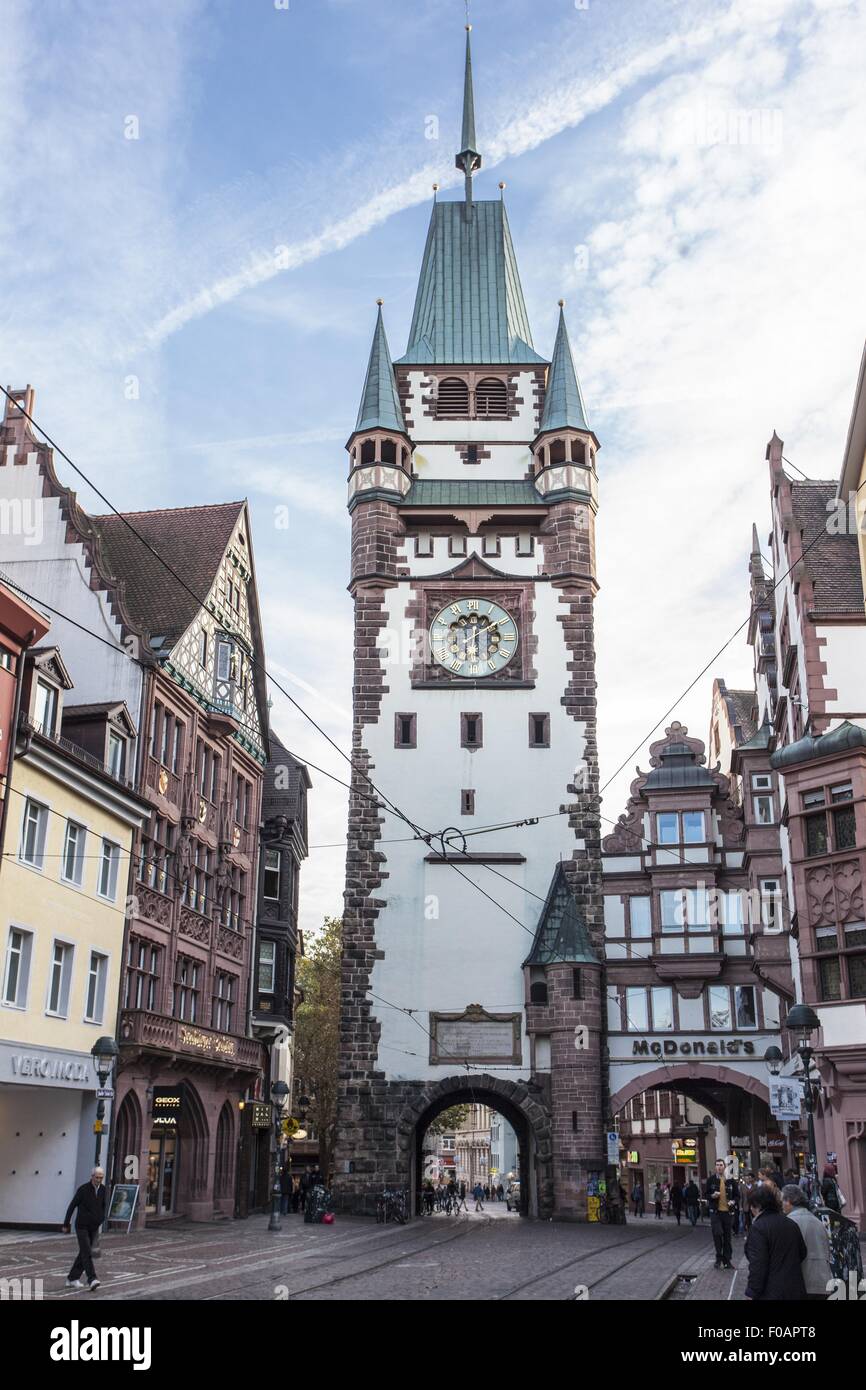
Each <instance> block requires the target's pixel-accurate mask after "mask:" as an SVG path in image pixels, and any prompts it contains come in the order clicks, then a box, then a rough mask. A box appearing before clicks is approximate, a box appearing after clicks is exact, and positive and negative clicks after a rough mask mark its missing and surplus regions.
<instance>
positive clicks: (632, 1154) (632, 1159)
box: [628, 1149, 640, 1163]
mask: <svg viewBox="0 0 866 1390" xmlns="http://www.w3.org/2000/svg"><path fill="white" fill-rule="evenodd" d="M628 1161H629V1163H640V1154H639V1153H638V1151H637V1149H629V1151H628Z"/></svg>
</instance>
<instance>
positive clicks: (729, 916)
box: [719, 888, 746, 936]
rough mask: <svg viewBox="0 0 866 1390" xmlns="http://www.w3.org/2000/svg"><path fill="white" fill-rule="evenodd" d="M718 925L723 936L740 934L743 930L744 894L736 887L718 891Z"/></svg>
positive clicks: (744, 923)
mask: <svg viewBox="0 0 866 1390" xmlns="http://www.w3.org/2000/svg"><path fill="white" fill-rule="evenodd" d="M719 925H720V926H721V928H722V932H723V934H724V935H725V936H742V935H743V932H744V931H745V925H746V921H745V895H744V894H743V893H742V892H740V890H739V889H737V888H732V889H726V890H724V891H723V892H721V893H719Z"/></svg>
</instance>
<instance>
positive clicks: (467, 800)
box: [460, 790, 475, 816]
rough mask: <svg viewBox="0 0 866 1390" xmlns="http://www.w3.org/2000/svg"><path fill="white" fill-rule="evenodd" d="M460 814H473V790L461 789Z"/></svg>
mask: <svg viewBox="0 0 866 1390" xmlns="http://www.w3.org/2000/svg"><path fill="white" fill-rule="evenodd" d="M460 814H461V816H474V815H475V793H474V791H466V790H464V791H462V792H461V793H460Z"/></svg>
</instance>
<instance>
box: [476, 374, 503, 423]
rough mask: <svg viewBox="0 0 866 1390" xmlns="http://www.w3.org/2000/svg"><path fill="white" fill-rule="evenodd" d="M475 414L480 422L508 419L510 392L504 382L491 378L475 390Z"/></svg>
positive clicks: (482, 382)
mask: <svg viewBox="0 0 866 1390" xmlns="http://www.w3.org/2000/svg"><path fill="white" fill-rule="evenodd" d="M475 414H476V416H477V417H478V419H479V420H505V419H507V417H508V391H507V389H506V386H505V382H504V381H499V380H498V379H497V378H495V377H489V378H487V379H485V380H484V381H479V383H478V385H477V386H476V388H475Z"/></svg>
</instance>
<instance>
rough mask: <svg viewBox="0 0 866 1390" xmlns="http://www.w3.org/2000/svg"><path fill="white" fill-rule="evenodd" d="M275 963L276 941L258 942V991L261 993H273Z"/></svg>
mask: <svg viewBox="0 0 866 1390" xmlns="http://www.w3.org/2000/svg"><path fill="white" fill-rule="evenodd" d="M276 964H277V943H276V942H275V941H260V942H259V991H260V993H261V994H273V992H274V987H275V986H274V977H275V974H276Z"/></svg>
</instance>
